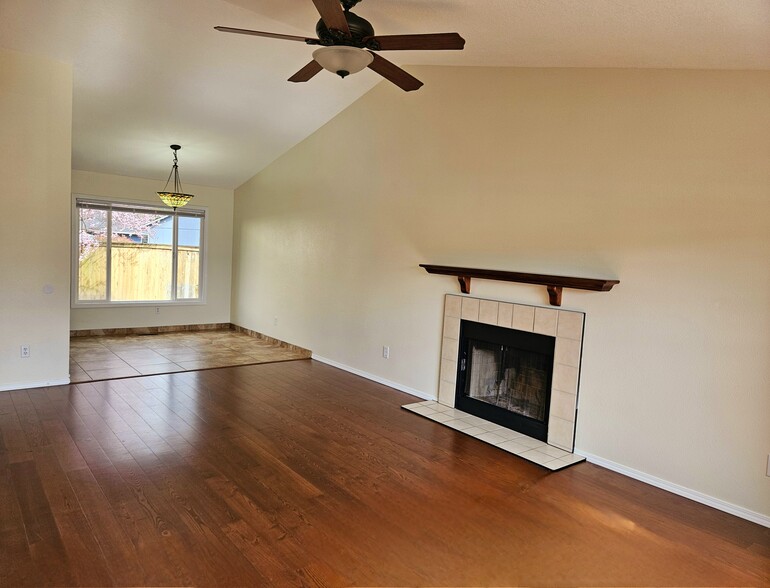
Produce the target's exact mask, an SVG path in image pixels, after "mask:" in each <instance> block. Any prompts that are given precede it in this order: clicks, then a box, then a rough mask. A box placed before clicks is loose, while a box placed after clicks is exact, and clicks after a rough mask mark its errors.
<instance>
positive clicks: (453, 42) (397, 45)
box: [363, 33, 465, 51]
mask: <svg viewBox="0 0 770 588" xmlns="http://www.w3.org/2000/svg"><path fill="white" fill-rule="evenodd" d="M363 41H364V43H367V46H368V47H369V48H370V49H374V48H375V47H376V46H379V49H377V50H378V51H401V50H410V49H458V50H459V49H462V48H463V47H465V39H463V38H462V37H461V36H460V35H459V34H458V33H430V34H427V35H380V36H375V37H366V38H365V39H364V40H363ZM370 41H374V42H376V43H377V45H373V44H372V45H370V44H369V42H370Z"/></svg>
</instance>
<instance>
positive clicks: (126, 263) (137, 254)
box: [78, 243, 200, 301]
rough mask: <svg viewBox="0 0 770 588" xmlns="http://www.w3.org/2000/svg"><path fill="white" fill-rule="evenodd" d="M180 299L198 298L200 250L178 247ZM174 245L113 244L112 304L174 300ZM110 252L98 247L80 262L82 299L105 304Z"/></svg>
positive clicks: (79, 287) (178, 294) (79, 294)
mask: <svg viewBox="0 0 770 588" xmlns="http://www.w3.org/2000/svg"><path fill="white" fill-rule="evenodd" d="M178 252H179V260H178V263H177V298H178V299H182V298H198V296H199V292H200V276H199V268H200V263H199V260H200V252H199V250H198V248H197V247H181V246H180V247H178ZM172 255H173V253H172V250H171V246H170V245H147V244H140V243H113V244H112V268H111V271H112V283H111V290H112V300H113V301H132V300H170V299H171V267H172V265H171V260H172V257H171V256H172ZM106 268H107V248H106V247H97V248H96V249H94V250H93V251H92V252H91V253H90V254H89V255H88V257H86V258H85V259H83V260H82V261H81V262H80V268H79V282H78V299H79V300H104V299H105V296H106Z"/></svg>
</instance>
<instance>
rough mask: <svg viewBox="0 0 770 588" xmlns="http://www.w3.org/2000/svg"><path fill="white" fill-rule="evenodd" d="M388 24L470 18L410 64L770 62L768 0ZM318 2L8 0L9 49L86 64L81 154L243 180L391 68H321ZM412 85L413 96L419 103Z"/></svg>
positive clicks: (422, 15) (385, 21) (428, 0)
mask: <svg viewBox="0 0 770 588" xmlns="http://www.w3.org/2000/svg"><path fill="white" fill-rule="evenodd" d="M354 11H355V12H356V13H357V14H359V15H360V16H363V17H364V18H366V19H368V20H370V21H371V22H372V24H373V25H374V27H375V30H376V32H377V33H378V34H398V33H427V32H452V31H457V32H459V33H460V34H462V35H463V36H464V37H465V39H466V40H467V44H466V49H465V51H442V52H440V51H433V52H431V51H425V52H414V51H411V52H390V53H389V54H387V57H388V58H389V59H391V60H392V61H394V62H395V63H397V64H399V65H417V64H438V65H466V66H479V65H484V66H516V67H637V68H690V69H764V70H770V0H485V1H480V0H363V2H362V3H361V4H359V6H358V7H357V8H356V9H354ZM317 20H318V13H317V12H316V11H315V8H314V7H313V4H312V2H311V0H0V47H4V48H7V49H12V50H16V51H22V52H25V53H32V54H38V55H44V56H48V57H50V58H53V59H57V60H60V61H65V62H68V63H72V64H73V65H74V98H73V147H72V149H73V152H72V156H73V167H74V168H75V169H81V170H90V171H98V172H104V173H111V174H119V175H128V176H137V177H145V178H155V179H158V180H163V181H165V178H166V176H167V174H168V170H169V169H170V163H171V151H170V150H169V149H168V145H169V144H171V143H179V144H181V145H182V146H183V148H182V151H181V152H180V154H179V160H180V173H181V176H182V179H183V180H184V181H185V182H189V183H195V184H203V185H210V186H219V187H226V188H234V187H237V186H238V185H240V184H241V183H242V182H244V181H246V180H247V179H248V178H250V177H251V176H252V175H254V174H255V173H256V172H258V171H259V170H260V169H262V168H263V167H265V166H266V165H268V164H269V163H270V162H271V161H273V160H274V159H276V158H277V157H279V156H280V155H281V154H282V153H284V152H285V151H286V150H288V149H289V148H290V147H291V146H293V145H295V144H296V143H298V142H299V141H301V140H302V139H304V138H305V137H307V136H308V135H309V134H311V133H312V132H313V131H315V130H316V129H317V128H319V127H320V126H321V125H323V124H324V123H325V122H327V121H328V120H330V119H331V118H332V117H333V116H334V115H335V114H337V113H338V112H340V111H342V110H343V109H345V108H346V107H347V106H348V105H350V104H351V103H352V102H354V101H355V100H356V99H358V98H359V97H360V96H361V95H362V94H364V93H365V92H366V91H367V90H369V89H370V88H371V87H372V86H374V85H375V84H376V83H378V82H379V81H380V80H381V78H380V77H379V76H377V75H376V74H375V73H374V72H372V71H369V70H365V71H364V72H362V73H360V74H356V75H354V76H351V77H349V78H347V79H345V80H340V79H339V78H337V77H336V76H334V75H332V74H330V73H328V72H321V73H320V74H318V75H317V76H316V77H315V78H313V79H312V80H311V81H310V82H308V83H305V84H291V83H289V82H287V81H286V78H288V77H289V76H290V75H291V74H293V73H294V72H295V71H297V70H298V69H299V68H300V67H302V66H303V65H305V64H306V63H307V62H308V61H310V54H311V53H312V49H313V48H312V47H309V46H307V45H304V44H303V43H294V42H289V41H280V40H274V39H264V38H257V37H247V36H241V35H231V34H224V33H219V32H216V31H214V30H213V28H212V27H214V26H215V25H224V26H232V27H240V28H250V29H257V30H265V31H272V32H280V33H288V34H294V35H308V36H313V35H314V30H315V23H316V21H317ZM410 96H411V94H406V93H404V94H399V99H403V100H409V99H410Z"/></svg>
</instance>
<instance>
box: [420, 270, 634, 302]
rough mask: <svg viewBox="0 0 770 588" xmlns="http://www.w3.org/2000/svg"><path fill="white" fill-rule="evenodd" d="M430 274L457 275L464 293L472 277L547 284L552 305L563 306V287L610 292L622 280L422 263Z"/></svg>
mask: <svg viewBox="0 0 770 588" xmlns="http://www.w3.org/2000/svg"><path fill="white" fill-rule="evenodd" d="M420 267H423V268H425V271H426V272H428V273H429V274H441V275H445V276H457V281H458V282H460V290H461V291H462V293H463V294H470V292H471V278H481V279H484V280H500V281H503V282H519V283H521V284H535V285H538V286H545V287H546V289H547V290H548V300H549V302H550V303H551V305H552V306H561V293H562V289H563V288H573V289H575V290H591V291H593V292H609V291H610V290H612V287H613V286H614V285H615V284H620V280H601V279H595V278H570V277H567V276H549V275H546V274H525V273H521V272H505V271H501V270H486V269H475V268H468V267H450V266H447V265H429V264H427V263H421V264H420Z"/></svg>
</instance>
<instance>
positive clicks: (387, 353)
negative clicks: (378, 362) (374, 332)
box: [382, 345, 390, 359]
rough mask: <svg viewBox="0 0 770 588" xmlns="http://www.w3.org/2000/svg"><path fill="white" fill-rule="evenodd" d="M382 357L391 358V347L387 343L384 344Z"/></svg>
mask: <svg viewBox="0 0 770 588" xmlns="http://www.w3.org/2000/svg"><path fill="white" fill-rule="evenodd" d="M382 357H384V358H385V359H389V358H390V347H388V346H387V345H383V346H382Z"/></svg>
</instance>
